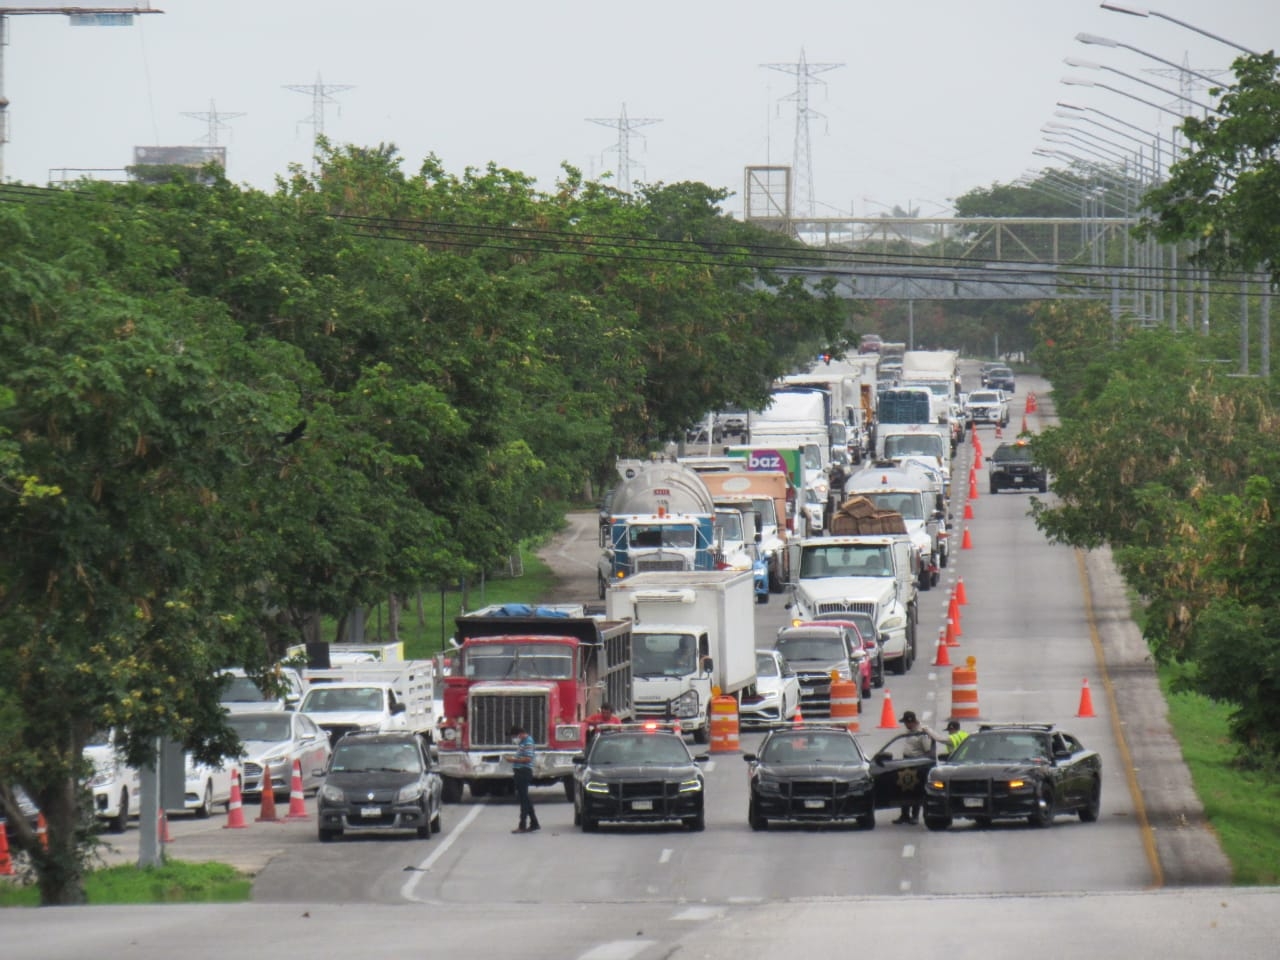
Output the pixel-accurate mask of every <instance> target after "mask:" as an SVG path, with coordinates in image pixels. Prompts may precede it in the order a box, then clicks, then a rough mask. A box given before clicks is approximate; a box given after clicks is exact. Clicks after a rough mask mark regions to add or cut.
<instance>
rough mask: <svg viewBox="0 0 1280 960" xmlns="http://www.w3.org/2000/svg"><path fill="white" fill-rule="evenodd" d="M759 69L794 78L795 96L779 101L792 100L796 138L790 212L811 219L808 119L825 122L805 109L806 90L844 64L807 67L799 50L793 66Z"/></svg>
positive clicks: (813, 209) (770, 65)
mask: <svg viewBox="0 0 1280 960" xmlns="http://www.w3.org/2000/svg"><path fill="white" fill-rule="evenodd" d="M760 66H762V67H765V68H766V69H768V70H780V71H782V72H783V73H789V74H791V75H792V76H794V77H795V78H796V89H795V92H794V93H791V94H788V95H787V96H785V97H783V98H782V99H783V100H794V101H795V104H796V137H795V146H794V148H793V150H792V157H791V164H792V166H793V167H794V168H795V179H794V183H795V192H796V196H795V203H794V204H793V205H792V209H793V210H795V211H796V213H799V214H803V215H805V216H809V217H812V216H815V215H816V213H817V211H816V198H815V196H814V191H813V155H812V153H811V150H810V141H809V120H810V118H811V117H822V118H823V119H824V120H825V119H826V116H825V115H824V114H821V113H819V112H818V111H817V110H814V109H812V108H811V107H810V106H809V86H810V85H811V84H815V83H821V84H823V85H824V86H825V85H826V81H825V80H819V79H818V74H820V73H826V72H827V71H828V70H834V69H836V68H837V67H843V66H844V64H843V63H809V62H808V61H807V60H805V57H804V50H803V49H802V50H801V51H800V60H799V62H797V63H762V64H760Z"/></svg>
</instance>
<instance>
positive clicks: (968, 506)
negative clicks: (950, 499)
mask: <svg viewBox="0 0 1280 960" xmlns="http://www.w3.org/2000/svg"><path fill="white" fill-rule="evenodd" d="M964 518H965V519H966V520H972V519H973V504H972V503H970V502H969V501H968V500H966V501H965V502H964Z"/></svg>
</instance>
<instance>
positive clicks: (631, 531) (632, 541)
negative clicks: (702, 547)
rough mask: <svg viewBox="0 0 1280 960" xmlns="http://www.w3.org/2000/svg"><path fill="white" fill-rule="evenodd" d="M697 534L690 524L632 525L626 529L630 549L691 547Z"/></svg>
mask: <svg viewBox="0 0 1280 960" xmlns="http://www.w3.org/2000/svg"><path fill="white" fill-rule="evenodd" d="M696 541H697V534H696V533H695V532H694V529H693V526H692V525H691V524H679V525H674V524H655V525H650V524H633V525H631V526H629V527H628V528H627V542H628V544H629V545H630V546H632V547H639V548H641V549H645V548H650V549H654V548H659V547H676V548H686V547H692V546H693V545H694V544H695V542H696Z"/></svg>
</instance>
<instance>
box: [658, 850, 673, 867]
mask: <svg viewBox="0 0 1280 960" xmlns="http://www.w3.org/2000/svg"><path fill="white" fill-rule="evenodd" d="M673 852H674V851H672V849H671V848H670V847H666V848H665V849H664V850H663V851H662V853H661V854H659V856H658V862H659V863H667V862H668V861H670V860H671V854H672V853H673Z"/></svg>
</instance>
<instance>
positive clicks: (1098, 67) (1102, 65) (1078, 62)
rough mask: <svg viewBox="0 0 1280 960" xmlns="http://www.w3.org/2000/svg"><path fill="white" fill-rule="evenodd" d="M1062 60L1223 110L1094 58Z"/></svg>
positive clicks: (1073, 65)
mask: <svg viewBox="0 0 1280 960" xmlns="http://www.w3.org/2000/svg"><path fill="white" fill-rule="evenodd" d="M1062 62H1063V63H1065V64H1066V65H1067V66H1069V67H1080V68H1082V69H1085V70H1106V71H1107V72H1108V73H1114V74H1116V76H1120V77H1128V78H1129V79H1130V80H1132V81H1133V82H1134V83H1141V84H1142V85H1144V86H1147V87H1150V88H1151V89H1152V90H1159V91H1160V92H1161V93H1163V94H1165V95H1167V96H1170V97H1174V98H1175V99H1178V100H1185V101H1186V102H1187V103H1190V104H1192V105H1193V106H1197V107H1199V108H1200V109H1201V110H1212V111H1213V112H1214V113H1221V112H1222V111H1221V110H1219V109H1218V108H1217V107H1211V106H1209V105H1208V104H1205V103H1200V102H1198V101H1196V100H1192V99H1191V98H1190V97H1184V96H1183V95H1182V94H1180V93H1178V92H1177V91H1174V90H1170V89H1169V88H1168V87H1162V86H1160V84H1158V83H1152V82H1151V81H1150V80H1143V79H1142V78H1141V77H1135V76H1134V75H1133V74H1132V73H1125V72H1124V71H1123V70H1117V69H1116V68H1115V67H1108V66H1107V65H1106V64H1105V63H1094V62H1093V61H1092V60H1077V59H1075V58H1074V57H1063V58H1062Z"/></svg>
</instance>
